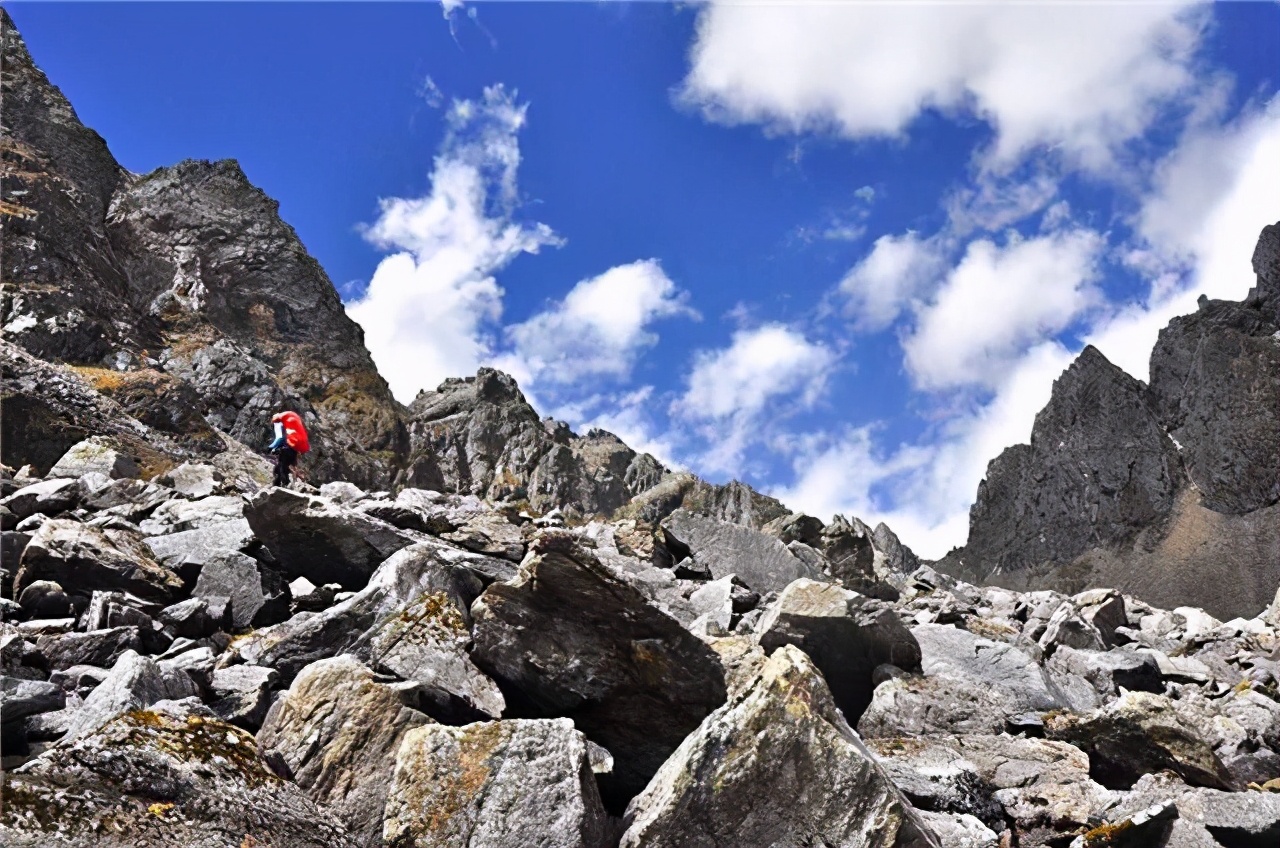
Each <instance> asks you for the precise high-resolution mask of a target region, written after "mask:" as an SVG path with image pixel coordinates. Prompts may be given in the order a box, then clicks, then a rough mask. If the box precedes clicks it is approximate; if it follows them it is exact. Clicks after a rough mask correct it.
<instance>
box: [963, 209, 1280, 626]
mask: <svg viewBox="0 0 1280 848" xmlns="http://www.w3.org/2000/svg"><path fill="white" fill-rule="evenodd" d="M1253 267H1254V271H1255V272H1256V273H1257V275H1258V282H1257V285H1256V287H1254V288H1253V289H1252V290H1251V292H1250V293H1249V296H1248V297H1247V298H1246V299H1245V300H1244V301H1243V302H1240V303H1234V302H1228V301H1209V300H1206V299H1202V300H1201V302H1200V308H1199V310H1198V311H1197V312H1196V313H1195V314H1192V315H1183V316H1180V317H1178V318H1175V319H1174V320H1173V321H1172V322H1170V324H1169V326H1168V327H1166V328H1165V329H1164V330H1162V331H1161V332H1160V337H1159V341H1158V342H1157V343H1156V346H1155V349H1154V350H1153V351H1152V354H1151V384H1150V385H1146V384H1144V383H1142V382H1140V381H1138V380H1134V379H1133V378H1131V377H1129V376H1128V375H1127V374H1125V373H1124V372H1123V371H1121V370H1120V369H1119V368H1117V367H1116V366H1115V365H1113V364H1111V363H1110V362H1108V361H1107V359H1106V358H1105V357H1104V356H1103V355H1102V354H1101V353H1100V352H1098V351H1097V350H1096V349H1094V348H1092V347H1088V348H1086V349H1085V350H1084V351H1083V352H1082V353H1081V354H1080V356H1079V358H1077V360H1076V361H1075V362H1074V363H1072V365H1071V366H1070V367H1069V368H1068V369H1067V370H1066V372H1065V373H1064V374H1063V375H1062V376H1061V377H1060V378H1059V379H1058V381H1057V382H1055V383H1054V387H1053V395H1052V397H1051V399H1050V401H1049V404H1048V405H1047V406H1046V407H1045V408H1044V409H1043V410H1041V412H1040V413H1039V415H1037V416H1036V422H1035V427H1034V428H1033V430H1032V434H1031V443H1030V444H1029V445H1014V446H1013V447H1010V448H1008V449H1007V450H1005V451H1004V452H1003V453H1001V455H1000V456H998V457H997V458H996V459H994V460H993V461H992V462H991V464H990V465H989V466H988V469H987V477H986V479H985V480H984V481H983V482H982V484H981V485H980V486H979V488H978V497H977V500H976V502H975V503H974V505H973V508H972V510H971V511H970V529H969V540H968V543H967V544H966V545H965V546H964V547H963V548H961V549H958V550H956V551H953V552H952V553H950V554H949V555H948V556H947V557H945V558H944V559H943V560H942V561H941V562H940V563H939V567H941V568H943V569H944V570H947V571H950V572H951V573H954V574H956V575H960V576H963V577H965V578H966V579H970V580H986V581H989V582H993V583H997V584H1000V585H1005V586H1010V587H1022V588H1028V587H1035V588H1048V587H1054V588H1060V589H1064V590H1066V591H1079V590H1081V589H1083V588H1086V587H1091V586H1113V587H1116V588H1120V589H1122V590H1125V591H1131V592H1133V593H1135V594H1138V595H1140V596H1141V597H1143V598H1144V599H1147V600H1149V601H1150V602H1152V603H1156V604H1164V605H1167V606H1177V605H1179V604H1190V603H1194V604H1196V605H1198V606H1202V607H1204V608H1205V609H1206V610H1208V611H1210V612H1212V613H1213V614H1215V615H1219V616H1223V617H1227V618H1229V617H1231V616H1235V615H1243V616H1246V617H1247V616H1250V615H1253V614H1255V613H1256V612H1257V611H1258V610H1259V609H1262V608H1263V607H1265V606H1266V605H1267V604H1268V603H1269V602H1270V601H1271V599H1272V596H1273V595H1274V593H1275V590H1276V586H1277V585H1280V413H1278V410H1280V225H1271V226H1268V227H1266V228H1265V229H1264V230H1263V231H1262V234H1261V237H1260V238H1259V241H1258V246H1257V249H1256V250H1255V252H1254V256H1253Z"/></svg>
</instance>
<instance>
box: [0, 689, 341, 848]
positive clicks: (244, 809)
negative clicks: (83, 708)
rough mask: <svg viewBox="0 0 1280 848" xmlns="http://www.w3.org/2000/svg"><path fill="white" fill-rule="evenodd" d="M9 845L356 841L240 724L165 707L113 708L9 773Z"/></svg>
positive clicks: (100, 847) (202, 846) (316, 846)
mask: <svg viewBox="0 0 1280 848" xmlns="http://www.w3.org/2000/svg"><path fill="white" fill-rule="evenodd" d="M0 842H2V843H3V844H4V845H6V846H13V848H89V846H94V848H172V846H174V845H183V846H189V848H224V846H232V848H236V847H237V846H250V845H262V846H266V845H272V846H275V845H280V846H289V848H354V844H355V843H354V842H353V841H352V840H351V839H350V837H349V836H348V835H347V833H346V830H345V828H343V827H342V825H341V824H340V823H339V822H338V821H337V820H336V819H335V818H334V816H333V814H332V813H330V812H328V811H327V810H325V809H323V808H322V807H320V806H318V805H317V804H316V803H315V802H313V801H311V800H310V799H309V798H307V797H306V796H305V795H304V794H303V793H302V791H301V790H300V789H299V788H298V787H297V786H295V785H294V784H292V783H290V782H288V781H285V780H281V779H280V778H279V777H278V776H276V775H275V774H274V773H273V772H272V771H271V770H270V769H269V768H268V767H267V765H266V763H265V762H263V760H262V759H261V757H259V756H258V753H257V750H256V747H255V745H254V740H253V737H252V736H250V735H249V734H248V733H246V732H244V731H243V730H240V729H239V728H236V727H232V726H231V725H229V724H224V723H222V722H220V721H217V720H216V719H214V718H212V717H209V716H207V714H205V715H201V714H199V711H198V710H197V711H195V712H192V711H191V710H189V709H183V708H182V707H181V706H180V705H176V704H174V705H158V706H157V707H156V708H155V709H134V710H132V711H129V712H125V713H123V714H120V715H117V716H116V717H115V718H113V719H111V720H109V721H107V722H106V724H105V725H102V726H100V727H98V728H96V729H95V730H94V731H93V732H91V733H88V734H86V735H84V736H82V737H80V738H78V739H76V740H75V741H74V742H70V743H68V742H64V743H62V744H61V745H59V746H58V747H56V748H54V749H53V750H51V751H48V752H46V753H45V754H44V755H43V756H41V757H38V758H37V759H35V760H33V761H32V762H30V763H28V764H27V765H25V766H23V767H22V768H20V769H18V770H17V771H15V772H13V773H11V774H8V775H6V780H5V803H4V806H3V809H2V810H0Z"/></svg>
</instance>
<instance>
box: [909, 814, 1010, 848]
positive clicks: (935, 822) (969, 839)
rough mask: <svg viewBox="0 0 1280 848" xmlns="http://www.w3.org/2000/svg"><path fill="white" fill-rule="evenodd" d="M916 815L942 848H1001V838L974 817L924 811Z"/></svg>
mask: <svg viewBox="0 0 1280 848" xmlns="http://www.w3.org/2000/svg"><path fill="white" fill-rule="evenodd" d="M916 815H917V816H918V817H919V818H920V821H921V822H923V823H924V825H925V827H927V828H928V829H929V831H931V832H932V833H933V835H934V836H935V837H936V838H937V840H938V844H939V845H941V846H942V848H999V844H1000V837H999V836H998V835H997V834H996V833H995V831H993V830H992V829H991V828H989V827H987V826H986V825H985V824H983V823H982V822H981V821H979V820H978V819H976V818H974V817H973V816H970V815H966V814H965V813H930V812H925V811H924V810H917V811H916Z"/></svg>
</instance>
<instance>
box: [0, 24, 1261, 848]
mask: <svg viewBox="0 0 1280 848" xmlns="http://www.w3.org/2000/svg"><path fill="white" fill-rule="evenodd" d="M0 38H2V39H3V48H4V50H3V56H2V61H0V72H2V74H0V80H2V84H3V87H2V89H0V94H2V95H3V100H0V163H3V172H2V173H0V226H2V227H3V230H2V232H0V235H2V236H3V239H4V242H3V246H4V250H3V255H0V263H2V267H3V273H4V291H3V300H2V303H0V306H2V308H3V316H2V320H3V324H4V329H5V338H4V340H3V341H0V353H2V354H3V355H2V356H0V364H2V365H3V409H2V410H0V418H2V421H3V444H2V445H0V448H2V449H3V457H2V458H3V465H0V768H2V769H3V771H4V774H3V781H0V845H4V846H27V847H29V848H37V846H38V848H49V846H52V848H60V846H74V847H75V848H82V847H83V848H87V846H95V848H98V846H103V847H104V848H126V846H127V848H148V846H155V847H156V848H160V846H165V848H168V847H169V846H173V845H188V846H195V848H251V846H258V847H259V848H262V846H272V848H294V846H326V847H327V848H341V847H342V846H353V847H354V846H358V847H359V848H379V846H387V848H407V846H441V848H445V846H449V847H450V848H452V846H472V848H527V846H530V845H539V846H547V847H548V848H561V846H563V848H617V846H628V848H642V847H643V848H647V846H672V847H673V848H676V846H679V847H680V848H683V847H684V846H694V847H695V848H696V847H697V846H706V848H757V846H758V847H759V848H765V846H802V845H804V846H817V845H823V846H841V847H842V848H871V846H878V847H879V848H890V846H894V848H1015V846H1016V847H1017V848H1065V846H1071V848H1098V846H1135V848H1136V846H1152V848H1215V846H1217V848H1240V847H1241V846H1245V848H1251V847H1252V846H1268V847H1269V848H1270V847H1271V846H1275V845H1277V844H1280V661H1278V660H1277V657H1280V594H1278V595H1277V597H1276V599H1275V600H1274V602H1272V603H1270V605H1269V606H1268V604H1267V603H1266V602H1265V601H1270V600H1271V598H1270V595H1269V594H1268V595H1267V597H1266V598H1265V600H1264V601H1259V600H1258V599H1259V598H1262V596H1263V593H1265V592H1267V590H1268V589H1269V590H1270V591H1271V592H1274V591H1275V587H1276V585H1277V583H1280V577H1277V576H1276V575H1275V574H1274V568H1275V565H1276V560H1277V558H1278V557H1277V555H1276V553H1275V549H1274V548H1267V547H1266V545H1268V544H1273V542H1272V541H1270V540H1273V539H1274V536H1269V535H1267V534H1268V533H1274V532H1275V531H1274V522H1273V523H1272V524H1271V525H1268V524H1267V523H1266V519H1267V518H1268V517H1270V516H1273V513H1274V510H1275V509H1277V508H1278V507H1277V491H1276V486H1275V485H1274V484H1275V469H1276V467H1277V460H1276V450H1277V445H1278V444H1280V440H1277V439H1276V438H1275V436H1276V435H1277V434H1276V433H1275V428H1276V426H1277V421H1276V418H1275V416H1274V415H1271V416H1270V417H1269V416H1268V414H1267V412H1266V410H1267V409H1268V407H1267V404H1269V403H1271V402H1272V401H1273V400H1275V394H1276V390H1277V385H1276V382H1275V379H1274V378H1275V374H1276V371H1275V362H1276V358H1275V357H1276V353H1275V352H1276V350H1277V349H1278V348H1277V345H1276V341H1275V339H1276V335H1275V334H1276V330H1277V326H1276V325H1277V318H1278V315H1277V309H1278V308H1280V297H1277V295H1276V292H1277V289H1278V288H1280V285H1278V284H1277V282H1278V281H1280V272H1278V271H1277V268H1280V262H1278V261H1277V257H1278V256H1280V250H1277V236H1278V235H1280V228H1268V230H1267V231H1266V232H1264V235H1263V240H1262V243H1261V244H1260V247H1259V251H1258V254H1257V255H1256V256H1255V266H1256V267H1257V268H1258V273H1259V287H1258V289H1257V290H1255V292H1254V293H1253V294H1252V295H1251V296H1250V298H1249V299H1248V300H1247V301H1246V302H1245V303H1243V304H1221V303H1212V304H1205V305H1203V306H1202V308H1201V310H1200V312H1199V313H1197V314H1196V315H1193V316H1187V317H1185V318H1183V319H1179V320H1178V321H1176V322H1174V324H1173V325H1171V327H1170V328H1169V329H1168V330H1166V331H1165V333H1164V334H1162V336H1161V341H1160V345H1159V346H1158V347H1157V351H1156V354H1154V355H1153V367H1152V372H1151V373H1152V380H1151V384H1150V386H1146V385H1144V384H1142V383H1139V382H1137V381H1135V380H1132V379H1131V378H1129V377H1127V376H1126V375H1125V374H1123V372H1120V371H1119V370H1118V369H1116V368H1115V367H1114V366H1112V365H1110V364H1109V363H1107V362H1106V360H1105V359H1104V358H1103V357H1102V356H1101V355H1100V354H1099V353H1097V352H1096V351H1093V350H1087V351H1086V352H1085V353H1084V354H1083V355H1082V356H1081V358H1080V361H1079V362H1077V363H1076V364H1075V365H1073V366H1072V368H1071V369H1069V370H1068V372H1067V373H1066V374H1065V375H1064V376H1063V377H1062V378H1061V379H1060V380H1059V381H1058V384H1057V385H1056V386H1055V391H1054V398H1053V401H1052V402H1051V404H1050V405H1049V407H1048V408H1046V410H1045V411H1044V412H1043V413H1042V414H1041V416H1040V418H1039V419H1038V420H1037V423H1036V431H1035V435H1034V437H1033V440H1032V444H1031V445H1027V446H1019V447H1015V448H1012V449H1010V450H1009V451H1008V452H1006V453H1005V454H1004V455H1003V456H1001V457H1000V458H999V459H997V460H996V461H995V462H994V463H993V464H992V467H991V471H990V473H989V474H988V479H987V481H986V482H985V483H984V487H983V490H982V491H981V493H980V497H979V502H978V504H977V505H975V507H974V527H975V530H974V532H973V533H972V534H971V539H970V542H969V545H968V546H967V547H966V548H965V549H963V550H962V551H958V552H956V553H955V554H953V555H952V557H949V558H948V560H947V561H945V562H944V563H942V564H941V565H942V566H945V567H946V568H948V569H949V570H953V571H955V572H957V573H962V574H965V575H967V576H968V577H969V578H970V579H968V581H967V582H966V581H965V580H962V579H957V578H956V577H954V576H950V575H948V574H946V573H944V572H943V571H942V570H941V567H940V568H933V567H930V566H929V565H927V564H922V563H921V562H920V561H919V560H918V559H917V558H916V557H915V555H914V554H913V553H912V552H911V551H910V549H909V548H907V547H906V546H905V545H904V544H902V542H901V541H900V540H899V539H898V538H897V537H896V536H895V535H894V534H893V532H892V531H891V530H890V529H889V528H888V527H886V526H885V525H883V524H881V525H879V526H877V527H875V528H871V527H869V526H867V525H866V524H864V523H863V522H861V521H859V520H858V519H857V518H845V517H842V516H836V517H835V518H833V519H832V520H831V521H827V522H824V521H822V520H820V519H817V518H815V517H812V516H807V515H803V514H798V513H793V512H791V511H790V510H788V509H787V508H786V507H785V506H784V505H783V504H781V503H779V502H778V501H776V500H774V499H772V498H769V497H767V496H764V495H761V494H759V493H757V492H755V491H754V490H752V489H751V488H750V487H749V486H746V485H744V484H741V483H731V484H727V485H714V484H710V483H707V482H706V481H703V480H700V479H698V478H697V477H695V476H694V475H691V474H687V473H680V472H676V471H672V470H670V469H667V468H664V467H663V466H662V465H661V464H660V463H659V462H657V460H655V459H654V458H653V457H652V456H649V455H647V454H638V453H636V452H635V451H633V450H631V449H630V448H628V447H627V446H626V445H625V444H623V443H622V442H621V441H620V440H619V439H617V438H616V437H615V436H613V435H612V434H609V433H606V432H603V431H590V432H588V433H586V434H585V435H578V434H575V433H573V432H572V431H571V430H570V429H569V427H568V426H567V425H565V424H563V423H561V422H557V421H554V420H551V419H547V418H542V417H541V416H539V415H538V413H537V412H536V411H535V410H534V409H533V408H532V407H531V406H530V405H529V403H528V402H527V400H526V399H525V397H524V396H523V394H522V393H521V392H520V389H519V387H518V386H517V385H516V383H515V381H514V380H512V379H511V378H510V377H509V376H507V375H505V374H502V373H501V372H497V371H493V370H490V369H481V370H480V372H479V373H478V374H476V375H475V376H474V377H468V378H465V379H456V380H448V381H446V382H445V383H444V384H442V385H441V386H440V387H439V388H438V389H437V390H436V391H434V392H423V393H421V394H420V395H419V396H418V397H417V398H416V399H415V400H414V402H413V403H412V404H410V405H409V406H408V407H403V406H401V405H399V404H397V403H396V402H395V401H394V400H393V399H392V398H391V396H390V394H389V393H388V391H387V387H386V384H385V383H384V382H383V381H382V379H381V378H380V377H379V376H378V375H377V372H376V371H375V370H374V368H373V365H372V362H371V360H370V358H369V356H368V353H367V351H365V349H364V347H363V344H362V342H361V338H360V331H359V328H358V327H356V326H355V325H354V324H352V323H351V322H350V321H349V320H348V319H347V318H346V316H345V314H344V312H343V310H342V306H341V303H340V302H339V300H338V298H337V295H336V293H335V292H334V291H333V289H332V286H331V285H330V284H329V281H328V279H327V278H326V277H325V276H324V273H323V271H322V270H321V269H320V268H319V266H318V265H317V264H316V263H315V261H314V260H313V259H311V258H310V257H309V256H308V255H307V254H306V252H305V250H304V249H303V247H302V245H301V244H300V243H299V241H298V239H297V237H296V234H294V233H293V231H292V230H291V229H290V228H289V227H288V226H287V225H286V224H285V223H283V222H282V221H281V220H280V218H279V216H278V214H277V210H276V207H275V204H274V202H272V201H271V200H270V199H269V198H267V197H266V196H265V195H264V194H263V193H262V192H261V191H259V190H258V189H256V188H254V187H253V186H252V185H250V184H249V183H248V181H247V180H246V178H245V176H244V174H243V173H242V172H241V171H240V169H239V168H238V167H237V166H236V165H235V164H234V163H232V162H221V163H207V162H184V163H181V164H179V165H176V166H174V167H172V168H162V169H160V170H158V171H156V172H154V173H152V174H149V175H145V176H139V175H134V174H129V173H127V172H126V171H124V170H122V169H121V168H120V167H119V166H118V165H117V164H116V163H115V161H114V159H113V158H112V157H111V155H110V153H109V152H108V150H107V147H106V145H105V143H104V142H103V141H102V139H101V138H99V137H98V136H97V135H96V134H94V133H93V132H92V131H90V130H88V129H86V128H84V127H83V126H82V125H81V124H80V123H79V121H78V120H77V119H76V117H75V113H74V112H73V111H72V109H71V107H70V105H69V104H67V102H66V100H65V99H64V98H62V96H61V94H59V93H58V91H57V89H56V88H54V87H53V86H52V85H51V84H50V83H49V82H48V80H47V79H46V78H45V77H44V75H43V74H42V73H41V72H40V71H39V69H38V68H36V66H35V65H34V64H33V63H32V62H31V59H30V57H29V56H28V55H27V52H26V49H25V47H23V45H22V42H21V40H20V38H19V36H18V35H17V33H16V32H15V31H14V29H13V26H12V22H11V21H10V20H9V17H8V15H7V13H5V12H4V10H3V9H0ZM1157 359H1158V360H1159V361H1158V362H1157V361H1156V360H1157ZM281 405H290V406H293V407H294V408H296V409H298V411H299V412H301V413H303V414H304V415H305V416H306V417H307V421H308V426H309V428H310V429H311V432H312V441H313V444H315V445H316V449H315V452H316V454H317V456H316V457H315V461H314V462H313V461H311V459H310V458H309V459H308V463H307V464H308V466H309V467H310V469H311V476H312V479H313V481H314V482H316V483H321V482H322V481H323V485H320V486H319V487H318V488H317V487H316V486H313V485H310V484H308V483H306V482H295V483H294V484H293V485H292V486H291V487H290V488H281V487H273V486H267V485H266V482H267V479H268V478H267V475H266V464H265V461H264V459H263V458H262V456H261V455H260V454H259V453H257V452H256V451H255V450H254V449H253V448H254V447H256V446H258V445H261V444H262V440H263V439H264V438H265V436H266V433H265V430H266V422H267V421H268V420H269V413H270V412H272V411H274V410H275V409H277V408H278V407H279V406H281ZM1270 408H1271V409H1273V410H1274V409H1275V408H1276V407H1275V405H1274V404H1272V406H1271V407H1270ZM1268 428H1270V429H1268ZM1054 445H1057V446H1058V447H1056V448H1054V447H1053V446H1054ZM1268 474H1269V475H1270V476H1268ZM1269 481H1270V482H1269ZM1215 522H1216V523H1215ZM1249 533H1253V534H1254V536H1253V537H1252V541H1251V537H1249V536H1248V535H1247V534H1249ZM1250 545H1252V547H1250ZM1215 546H1216V547H1215ZM1215 552H1216V554H1215ZM1179 557H1181V558H1179ZM1250 557H1252V559H1250ZM1144 558H1145V559H1144ZM1108 568H1110V569H1112V570H1111V571H1108V570H1107V569H1108ZM1194 568H1201V569H1203V570H1204V574H1207V575H1211V576H1212V579H1214V580H1218V581H1222V582H1223V583H1224V584H1227V585H1220V586H1219V585H1215V586H1212V587H1206V586H1205V585H1204V583H1205V581H1204V580H1203V576H1202V577H1201V578H1200V579H1195V578H1194V576H1193V569H1194ZM1214 569H1216V570H1214ZM1268 569H1271V570H1270V571H1269V570H1268ZM1041 580H1044V581H1054V582H1056V584H1057V585H1059V587H1060V589H1059V590H1054V589H1049V588H1042V587H1037V588H1036V590H1035V591H1020V590H1016V589H1009V588H1000V587H996V586H991V585H979V583H980V582H981V581H987V582H990V581H1007V582H1010V583H1018V582H1021V583H1022V584H1025V585H1032V584H1035V583H1036V582H1037V581H1041ZM1107 580H1110V581H1111V582H1113V583H1114V584H1115V585H1119V586H1121V587H1122V589H1123V590H1122V591H1117V590H1116V589H1112V588H1093V587H1092V585H1091V586H1090V587H1089V588H1085V584H1092V581H1104V582H1105V581H1107ZM1179 581H1181V582H1179ZM1067 584H1079V585H1075V586H1071V585H1067ZM1162 593H1163V594H1162ZM1198 597H1204V598H1206V599H1207V600H1208V601H1211V602H1212V604H1211V605H1212V607H1213V608H1212V609H1210V610H1209V611H1208V612H1206V611H1205V610H1204V609H1201V608H1198V607H1199V606H1203V605H1202V604H1199V602H1197V603H1196V606H1191V605H1187V600H1188V599H1190V598H1198ZM1154 598H1168V599H1170V600H1168V602H1166V603H1164V604H1163V606H1162V605H1161V604H1160V603H1153V599H1154ZM1220 602H1221V603H1220ZM1249 604H1252V606H1251V607H1250V606H1249ZM1236 605H1239V606H1240V607H1242V608H1243V607H1248V608H1247V609H1245V610H1244V611H1243V612H1241V613H1239V614H1238V615H1236V614H1234V613H1233V612H1231V609H1233V608H1234V607H1235V606H1236ZM1223 609H1226V611H1225V612H1220V611H1221V610H1223ZM1260 610H1261V612H1259V611H1260ZM1215 614H1216V615H1217V617H1215Z"/></svg>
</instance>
